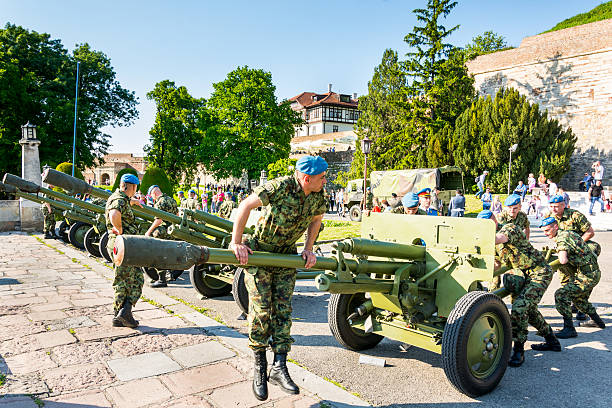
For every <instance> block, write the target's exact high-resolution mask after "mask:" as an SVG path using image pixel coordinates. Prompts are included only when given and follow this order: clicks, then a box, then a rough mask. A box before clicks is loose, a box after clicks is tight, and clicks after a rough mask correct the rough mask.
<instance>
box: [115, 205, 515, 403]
mask: <svg viewBox="0 0 612 408" xmlns="http://www.w3.org/2000/svg"><path fill="white" fill-rule="evenodd" d="M361 236H362V237H363V238H352V239H346V240H342V241H338V242H336V243H335V245H334V247H335V250H334V253H333V256H331V257H318V258H317V263H316V265H315V266H314V268H316V269H322V270H325V272H324V273H321V274H319V275H318V276H317V278H316V279H315V282H316V285H317V287H318V289H320V290H322V291H327V292H330V293H331V297H330V300H329V307H328V323H329V326H330V328H331V331H332V333H333V335H334V337H335V338H336V339H337V341H338V342H339V343H340V344H342V345H343V346H345V347H347V348H349V349H351V350H365V349H368V348H371V347H374V346H375V345H377V344H378V343H379V342H380V341H381V340H382V339H383V338H384V337H388V338H391V339H394V340H397V341H400V342H403V343H408V344H411V345H415V346H417V347H420V348H423V349H426V350H429V351H432V352H435V353H438V354H441V355H442V357H441V358H442V366H443V367H444V371H445V373H446V375H447V377H448V379H449V381H450V382H451V383H452V384H453V386H455V388H457V389H458V390H459V391H460V392H463V393H465V394H467V395H470V396H478V395H482V394H485V393H487V392H490V391H491V390H493V389H494V388H495V387H496V386H497V384H498V383H499V381H500V380H501V378H502V377H503V375H504V373H505V370H506V367H507V362H508V358H509V355H510V349H511V325H510V316H509V314H508V310H507V308H506V306H505V304H504V302H503V301H502V300H501V299H500V297H498V296H497V295H496V294H494V293H489V292H485V291H482V290H479V289H480V288H481V282H488V281H490V280H491V279H492V278H493V276H494V275H496V273H495V272H494V259H495V246H494V242H495V226H494V224H493V223H492V222H489V221H486V220H479V219H468V218H453V217H419V216H406V215H396V214H373V215H371V216H369V217H365V218H364V220H363V221H362V230H361ZM423 243H424V245H423ZM113 251H114V257H115V262H116V263H117V264H123V265H132V266H147V265H150V264H157V265H163V267H173V268H174V267H187V266H190V265H193V264H200V265H205V264H209V263H213V264H217V263H221V264H232V263H234V264H236V263H237V260H236V258H235V257H234V255H233V253H232V252H231V251H229V250H224V249H216V248H207V247H200V246H196V245H190V244H188V243H177V242H172V241H161V240H153V239H148V238H144V237H137V236H124V237H122V238H121V239H118V240H117V241H116V244H115V248H114V249H113ZM248 265H252V266H274V267H291V268H297V267H303V265H304V260H303V259H302V258H301V257H300V256H299V255H281V254H272V253H266V252H255V253H254V254H253V255H250V256H249V262H248ZM501 272H502V271H499V273H501Z"/></svg>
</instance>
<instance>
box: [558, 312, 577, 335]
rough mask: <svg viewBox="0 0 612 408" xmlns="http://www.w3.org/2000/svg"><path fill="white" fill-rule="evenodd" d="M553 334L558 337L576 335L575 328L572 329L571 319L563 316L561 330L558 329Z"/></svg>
mask: <svg viewBox="0 0 612 408" xmlns="http://www.w3.org/2000/svg"><path fill="white" fill-rule="evenodd" d="M555 335H556V336H557V338H559V339H570V338H572V337H577V336H578V333H576V329H574V322H573V321H572V318H571V317H564V318H563V330H559V331H558V332H556V333H555Z"/></svg>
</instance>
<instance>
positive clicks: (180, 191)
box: [176, 190, 185, 194]
mask: <svg viewBox="0 0 612 408" xmlns="http://www.w3.org/2000/svg"><path fill="white" fill-rule="evenodd" d="M176 194H185V192H184V191H183V190H179V191H178V193H176Z"/></svg>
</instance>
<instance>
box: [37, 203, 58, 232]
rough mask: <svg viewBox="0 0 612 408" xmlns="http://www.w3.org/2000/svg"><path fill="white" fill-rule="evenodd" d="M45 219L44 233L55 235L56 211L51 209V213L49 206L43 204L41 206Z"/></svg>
mask: <svg viewBox="0 0 612 408" xmlns="http://www.w3.org/2000/svg"><path fill="white" fill-rule="evenodd" d="M40 210H41V211H42V214H43V217H44V224H43V233H45V234H46V233H51V234H54V235H55V210H54V209H53V207H51V211H49V209H48V208H47V204H45V203H43V204H41V206H40Z"/></svg>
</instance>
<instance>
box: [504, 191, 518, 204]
mask: <svg viewBox="0 0 612 408" xmlns="http://www.w3.org/2000/svg"><path fill="white" fill-rule="evenodd" d="M520 202H521V196H520V195H518V194H510V195H509V196H508V197H507V198H506V201H504V205H505V206H506V207H509V206H511V205H516V204H518V203H520Z"/></svg>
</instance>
